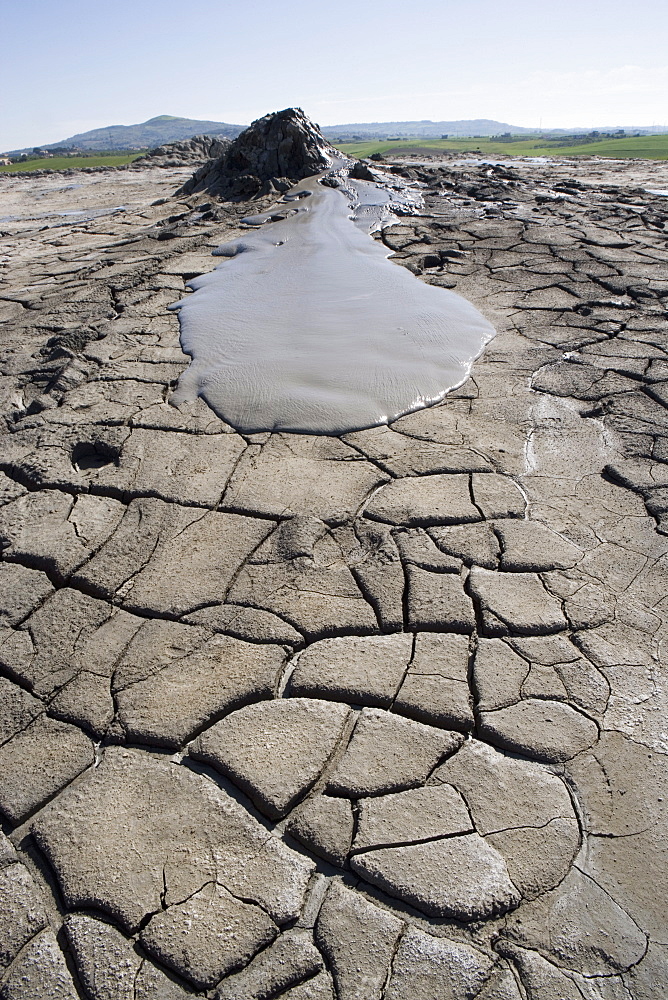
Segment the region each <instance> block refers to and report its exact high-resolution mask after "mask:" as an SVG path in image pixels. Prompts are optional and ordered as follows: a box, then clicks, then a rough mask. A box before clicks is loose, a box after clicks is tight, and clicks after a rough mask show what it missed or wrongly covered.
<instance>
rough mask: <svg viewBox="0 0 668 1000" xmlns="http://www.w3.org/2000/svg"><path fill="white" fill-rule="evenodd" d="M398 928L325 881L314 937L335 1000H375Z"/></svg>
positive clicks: (363, 902)
mask: <svg viewBox="0 0 668 1000" xmlns="http://www.w3.org/2000/svg"><path fill="white" fill-rule="evenodd" d="M403 926H404V925H403V924H402V922H401V920H398V919H397V917H395V916H394V915H393V914H392V913H388V912H387V910H381V909H380V907H378V906H374V905H373V903H370V902H369V901H368V900H367V899H365V898H364V897H363V896H361V895H360V894H359V893H357V892H353V891H352V890H351V889H347V888H345V887H344V886H343V885H341V884H340V883H339V882H331V883H330V886H329V888H328V890H327V895H326V896H325V901H324V903H323V904H322V907H321V909H320V913H319V914H318V921H317V923H316V926H315V936H316V942H317V944H318V947H319V948H320V950H321V951H322V953H323V955H324V956H325V959H326V961H327V966H328V968H329V969H330V970H331V973H332V975H333V977H334V984H335V987H336V995H337V998H338V1000H381V997H382V995H383V987H384V985H385V981H386V979H387V974H388V971H389V968H390V963H391V961H392V957H393V955H394V949H395V947H396V944H397V941H398V939H399V935H400V933H401V931H402V928H403Z"/></svg>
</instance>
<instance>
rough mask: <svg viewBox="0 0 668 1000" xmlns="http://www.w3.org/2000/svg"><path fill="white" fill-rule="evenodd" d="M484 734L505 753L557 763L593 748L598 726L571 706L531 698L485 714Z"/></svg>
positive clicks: (481, 720) (482, 728)
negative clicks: (507, 751)
mask: <svg viewBox="0 0 668 1000" xmlns="http://www.w3.org/2000/svg"><path fill="white" fill-rule="evenodd" d="M480 735H481V736H482V737H483V739H486V740H489V742H490V743H494V744H495V745H496V746H500V747H503V748H504V749H505V750H513V751H515V752H517V753H522V754H526V755H527V756H528V757H534V758H535V759H536V760H542V761H545V762H546V763H548V764H556V763H560V762H563V761H566V760H571V758H572V757H575V756H576V755H577V754H579V753H581V752H582V751H583V750H588V749H589V747H591V746H593V744H594V743H595V742H596V740H597V739H598V726H597V725H596V723H595V722H593V721H592V720H591V719H588V718H587V716H585V715H583V714H582V713H581V712H576V711H575V709H573V708H571V707H570V705H564V704H563V703H562V702H559V701H547V700H545V699H542V698H527V699H526V701H520V702H518V704H516V705H510V706H509V707H508V708H500V709H498V711H495V712H481V714H480Z"/></svg>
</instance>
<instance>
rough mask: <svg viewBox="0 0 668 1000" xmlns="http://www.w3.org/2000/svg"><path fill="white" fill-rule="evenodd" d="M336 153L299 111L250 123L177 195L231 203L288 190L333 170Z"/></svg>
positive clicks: (288, 109)
mask: <svg viewBox="0 0 668 1000" xmlns="http://www.w3.org/2000/svg"><path fill="white" fill-rule="evenodd" d="M335 156H337V151H336V150H335V149H334V147H333V146H330V144H329V143H328V142H327V140H326V139H324V138H323V136H322V135H321V134H320V131H319V129H318V128H317V126H315V125H314V124H313V123H312V122H311V121H310V120H309V119H308V118H307V117H306V115H305V114H304V112H303V111H302V110H301V108H286V109H285V111H278V112H276V113H275V114H270V115H265V116H264V118H259V119H258V120H257V121H254V122H253V123H252V124H251V125H250V126H249V128H247V129H246V130H245V132H242V133H241V135H240V136H239V137H238V138H237V139H235V140H234V142H233V143H232V144H231V145H230V147H229V149H227V150H226V151H225V152H224V153H223V154H222V156H219V157H218V158H217V159H215V160H212V161H211V162H209V163H205V164H204V166H203V167H201V168H200V169H199V170H197V171H196V172H195V173H194V174H193V176H192V178H191V179H190V180H189V181H186V183H185V184H184V185H183V187H182V188H180V189H179V191H178V192H177V194H178V195H189V194H196V193H198V192H200V191H205V192H206V193H207V195H210V196H215V197H218V198H221V199H222V200H228V199H229V200H234V199H239V198H249V197H253V196H254V195H259V194H268V193H271V192H272V191H287V189H288V188H289V187H290V186H291V185H292V184H294V183H295V182H296V181H300V180H302V179H303V178H304V177H310V176H311V175H312V174H317V173H319V172H320V171H321V170H326V169H327V167H329V166H330V165H331V162H332V158H333V157H335Z"/></svg>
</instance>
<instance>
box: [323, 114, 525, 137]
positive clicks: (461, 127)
mask: <svg viewBox="0 0 668 1000" xmlns="http://www.w3.org/2000/svg"><path fill="white" fill-rule="evenodd" d="M321 131H322V134H323V135H325V136H326V137H327V138H328V139H345V138H348V137H352V136H355V137H358V136H359V137H363V138H365V139H366V138H367V137H368V138H373V139H390V138H393V137H396V138H397V139H440V138H441V136H442V135H448V136H450V137H453V136H473V135H480V136H486V135H501V134H503V132H511V133H512V134H513V135H523V134H531V135H533V134H535V132H536V129H531V128H522V127H521V126H520V125H509V124H508V123H507V122H497V121H494V120H493V119H491V118H472V119H466V120H463V121H456V122H432V121H429V120H428V119H424V120H423V121H416V122H354V123H352V124H349V125H325V126H324V128H322V129H321Z"/></svg>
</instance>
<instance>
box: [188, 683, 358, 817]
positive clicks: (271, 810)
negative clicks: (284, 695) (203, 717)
mask: <svg viewBox="0 0 668 1000" xmlns="http://www.w3.org/2000/svg"><path fill="white" fill-rule="evenodd" d="M348 713H349V709H348V707H347V706H346V705H338V704H332V703H331V702H326V701H318V700H316V699H315V698H313V699H311V698H289V699H285V700H283V699H280V700H277V701H267V702H260V703H259V704H257V705H248V706H247V707H246V708H241V709H239V711H237V712H232V714H231V715H228V716H227V718H225V719H223V720H222V722H218V723H216V725H215V726H212V727H211V729H208V730H207V731H206V732H205V733H203V734H202V735H201V736H200V737H199V739H198V740H197V742H196V743H195V745H194V746H193V748H192V751H191V752H192V754H193V756H194V757H196V758H197V759H198V760H204V761H207V762H208V763H210V764H212V765H213V766H214V767H215V768H216V769H217V770H219V771H221V772H222V773H223V774H226V775H227V776H228V777H230V778H231V779H232V780H233V781H235V782H236V783H237V784H239V785H240V786H241V787H242V788H243V789H244V791H246V792H247V793H248V794H249V795H250V796H251V798H252V799H253V800H254V801H255V802H256V804H257V806H258V808H259V809H262V811H263V812H265V813H266V814H267V815H268V816H271V817H272V818H274V819H276V818H277V817H279V816H284V815H285V814H286V813H287V812H289V811H290V809H292V807H293V806H294V805H295V803H296V802H297V800H298V799H299V798H300V797H301V796H302V795H304V794H305V793H306V792H307V791H308V790H309V788H311V787H312V785H313V784H314V783H315V782H316V781H317V779H318V778H319V776H320V773H321V771H322V769H323V768H324V766H325V764H326V763H327V761H328V760H329V758H330V757H331V755H332V753H333V752H334V749H335V747H336V745H337V743H338V741H339V740H340V738H341V735H342V733H343V729H344V726H345V723H346V719H347V718H348Z"/></svg>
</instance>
